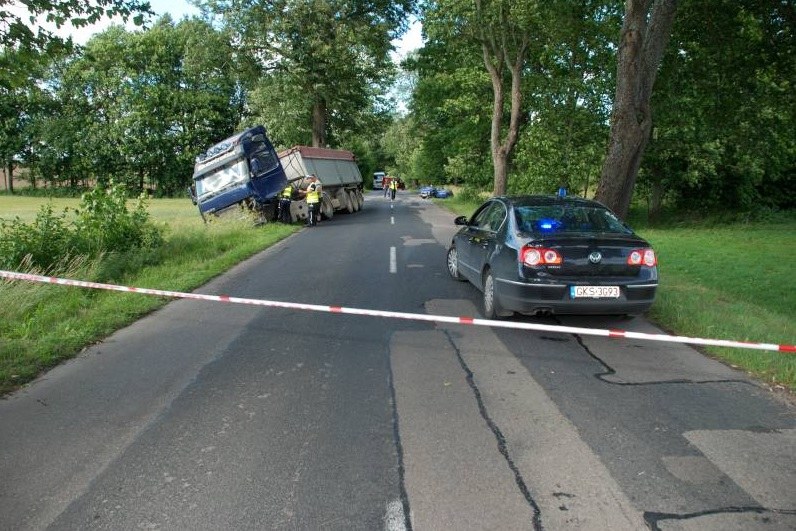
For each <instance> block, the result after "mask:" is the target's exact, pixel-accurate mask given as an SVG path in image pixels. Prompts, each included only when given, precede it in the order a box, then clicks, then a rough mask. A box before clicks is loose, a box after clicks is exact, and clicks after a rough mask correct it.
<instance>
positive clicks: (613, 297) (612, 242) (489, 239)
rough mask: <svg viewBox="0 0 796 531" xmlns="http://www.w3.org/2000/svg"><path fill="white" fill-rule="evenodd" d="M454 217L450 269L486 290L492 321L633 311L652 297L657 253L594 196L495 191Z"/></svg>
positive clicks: (647, 305)
mask: <svg viewBox="0 0 796 531" xmlns="http://www.w3.org/2000/svg"><path fill="white" fill-rule="evenodd" d="M455 223H456V225H460V226H461V227H462V228H461V229H460V230H459V232H457V233H456V235H455V236H454V237H453V240H452V241H451V245H450V247H449V248H448V253H447V266H448V272H449V273H450V275H451V277H453V278H454V279H456V280H468V281H470V282H471V283H472V284H473V285H474V286H475V287H476V288H478V289H479V290H481V291H482V292H483V314H484V316H485V317H486V318H488V319H496V318H499V317H508V316H511V315H512V314H513V313H514V312H519V313H522V314H528V315H544V314H607V315H613V314H619V315H635V314H640V313H642V312H645V311H646V310H648V309H649V308H650V306H651V305H652V303H653V301H654V300H655V292H656V290H657V287H658V269H657V258H656V256H655V251H654V250H653V249H652V247H651V246H650V244H649V243H648V242H647V241H645V240H644V239H643V238H641V237H639V236H637V235H636V234H635V233H634V232H633V231H632V230H631V229H630V228H629V227H628V226H627V225H625V224H624V223H623V222H622V221H621V220H619V218H617V217H616V215H615V214H614V213H613V212H611V211H610V210H609V209H608V208H606V207H605V206H603V205H601V204H600V203H598V202H596V201H590V200H587V199H581V198H573V197H559V196H524V197H495V198H492V199H490V200H488V201H486V202H485V203H484V204H483V205H481V206H480V207H479V208H478V209H477V210H476V211H475V213H474V214H473V215H472V217H470V218H469V219H468V218H466V217H465V216H459V217H457V218H456V219H455Z"/></svg>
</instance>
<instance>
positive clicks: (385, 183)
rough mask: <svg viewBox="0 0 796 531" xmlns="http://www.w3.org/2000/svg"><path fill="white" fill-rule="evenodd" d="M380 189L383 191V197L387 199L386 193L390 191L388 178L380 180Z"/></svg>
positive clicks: (387, 176) (386, 176)
mask: <svg viewBox="0 0 796 531" xmlns="http://www.w3.org/2000/svg"><path fill="white" fill-rule="evenodd" d="M381 189H382V190H384V197H387V193H388V192H389V191H390V176H389V175H385V176H384V177H383V178H382V179H381Z"/></svg>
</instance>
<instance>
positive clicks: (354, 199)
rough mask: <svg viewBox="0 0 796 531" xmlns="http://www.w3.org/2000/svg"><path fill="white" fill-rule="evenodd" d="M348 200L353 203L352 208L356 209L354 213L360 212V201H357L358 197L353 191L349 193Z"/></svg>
mask: <svg viewBox="0 0 796 531" xmlns="http://www.w3.org/2000/svg"><path fill="white" fill-rule="evenodd" d="M348 199H349V201H351V208H353V209H354V212H359V200H358V199H357V195H356V194H355V193H354V192H353V191H349V192H348Z"/></svg>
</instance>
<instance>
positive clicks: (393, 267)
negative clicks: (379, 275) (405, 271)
mask: <svg viewBox="0 0 796 531" xmlns="http://www.w3.org/2000/svg"><path fill="white" fill-rule="evenodd" d="M397 272H398V260H397V259H396V257H395V247H390V273H397Z"/></svg>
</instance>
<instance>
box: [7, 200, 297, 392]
mask: <svg viewBox="0 0 796 531" xmlns="http://www.w3.org/2000/svg"><path fill="white" fill-rule="evenodd" d="M11 199H15V198H11ZM25 199H31V198H25ZM7 200H9V199H8V198H5V197H0V212H3V213H5V212H7V210H5V209H4V208H3V203H4V202H5V201H7ZM41 202H42V200H41V199H40V200H39V201H38V202H31V203H32V204H33V206H32V212H33V215H34V216H35V212H36V211H37V210H38V206H39V204H41ZM63 203H64V205H65V206H73V205H72V203H70V202H69V201H68V200H63ZM74 204H75V205H76V204H77V200H75V203H74ZM150 212H151V214H152V217H153V219H154V220H155V221H156V222H160V223H165V224H166V225H167V234H166V242H165V244H164V246H163V247H161V248H159V249H157V250H153V251H147V252H140V251H139V252H134V253H126V254H124V255H112V256H104V257H101V258H99V259H97V260H93V261H90V262H89V261H85V260H79V259H78V260H74V261H72V262H71V263H70V264H68V266H66V268H65V271H66V272H63V271H62V272H61V273H59V274H60V275H62V276H71V277H72V278H79V279H90V280H99V281H102V282H109V283H118V284H123V285H133V286H141V287H148V288H154V289H167V290H173V291H190V290H192V289H195V288H196V287H198V286H200V285H202V284H204V283H205V282H207V281H208V280H210V279H212V278H213V277H215V276H217V275H219V274H220V273H222V272H224V271H226V270H227V269H229V268H230V267H232V266H233V265H235V264H237V263H238V262H240V261H242V260H244V259H246V258H248V257H250V256H252V255H253V254H255V253H257V252H258V251H261V250H263V249H265V248H267V247H269V246H271V245H273V244H274V243H276V242H278V241H279V240H281V239H283V238H285V237H287V236H288V235H290V234H292V233H293V232H295V231H297V230H298V229H299V227H298V226H287V225H282V224H268V225H266V226H262V227H253V226H252V224H251V222H249V221H248V220H245V221H224V222H221V223H216V224H211V225H207V226H205V225H203V224H202V221H201V219H199V215H198V213H197V212H196V210H195V208H194V207H192V205H191V204H190V202H189V201H185V200H162V201H161V200H155V201H153V206H152V208H151V209H150ZM23 214H24V215H27V211H25V212H23ZM20 217H22V215H20ZM131 261H133V262H135V264H134V266H133V267H131V264H130V262H131ZM125 271H135V273H125ZM169 300H170V299H165V298H161V297H141V296H138V295H135V294H129V293H128V294H125V293H119V292H110V291H99V290H87V289H80V288H70V287H64V286H55V285H47V284H30V283H26V282H0V394H2V393H7V392H9V391H11V390H13V389H15V388H17V387H19V386H20V385H22V384H24V383H26V382H29V381H31V380H32V379H33V378H35V377H36V376H37V375H38V374H41V373H42V372H43V371H45V370H47V369H49V368H51V367H53V366H55V365H56V364H58V363H60V362H61V361H63V360H65V359H68V358H71V357H73V356H74V355H75V354H76V353H77V352H79V351H80V350H81V349H82V348H84V347H85V346H86V345H89V344H91V343H93V342H95V341H98V340H100V339H102V338H104V337H106V336H108V335H109V334H111V333H112V332H114V331H115V330H118V329H119V328H121V327H123V326H125V325H127V324H129V323H131V322H133V321H135V320H136V319H138V318H140V317H141V316H142V315H145V314H147V313H149V312H151V311H153V310H155V309H157V308H159V307H161V306H163V305H164V304H166V303H167V302H168V301H169Z"/></svg>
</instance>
